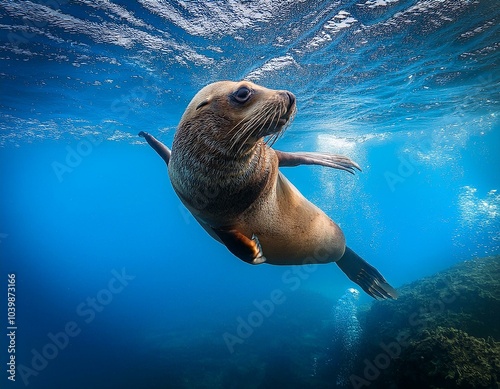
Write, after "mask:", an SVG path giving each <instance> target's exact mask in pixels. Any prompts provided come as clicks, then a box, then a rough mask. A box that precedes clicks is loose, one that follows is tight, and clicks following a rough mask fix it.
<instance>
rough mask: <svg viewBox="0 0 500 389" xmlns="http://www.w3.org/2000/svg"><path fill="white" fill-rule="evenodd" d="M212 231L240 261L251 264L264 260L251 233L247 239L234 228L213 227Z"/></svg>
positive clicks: (256, 240)
mask: <svg viewBox="0 0 500 389" xmlns="http://www.w3.org/2000/svg"><path fill="white" fill-rule="evenodd" d="M213 231H214V232H215V233H216V234H217V236H218V237H219V238H220V240H221V241H222V243H224V245H225V246H226V247H227V248H228V250H229V251H231V253H233V254H234V255H235V256H237V257H238V258H239V259H241V260H242V261H245V262H247V263H251V264H253V265H258V264H259V263H263V262H265V261H266V257H264V254H263V253H262V247H260V243H259V239H258V238H257V236H255V235H253V236H252V239H249V238H247V237H246V236H245V235H243V234H242V233H241V232H239V231H238V230H236V229H224V228H213Z"/></svg>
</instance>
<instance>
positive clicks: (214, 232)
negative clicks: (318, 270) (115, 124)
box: [139, 81, 397, 298]
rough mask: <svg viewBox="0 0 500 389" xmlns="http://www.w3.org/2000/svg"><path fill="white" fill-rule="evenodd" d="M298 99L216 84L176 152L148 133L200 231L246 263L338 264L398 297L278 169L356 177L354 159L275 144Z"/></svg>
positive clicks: (199, 97)
mask: <svg viewBox="0 0 500 389" xmlns="http://www.w3.org/2000/svg"><path fill="white" fill-rule="evenodd" d="M295 111H296V105H295V96H294V95H293V94H292V93H290V92H288V91H279V90H270V89H267V88H264V87H261V86H258V85H256V84H253V83H250V82H247V81H242V82H230V81H222V82H217V83H213V84H210V85H208V86H206V87H205V88H203V89H202V90H201V91H200V92H198V93H197V94H196V96H195V97H194V98H193V100H192V101H191V103H190V104H189V105H188V107H187V108H186V111H185V112H184V114H183V116H182V118H181V121H180V123H179V126H178V129H177V132H176V134H175V137H174V141H173V145H172V150H171V151H170V150H169V149H168V148H167V147H166V146H164V145H163V144H162V143H161V142H159V141H157V140H156V139H155V138H154V137H152V136H151V135H149V134H147V133H144V132H141V133H140V134H139V135H141V136H143V137H145V139H146V140H147V142H148V143H149V144H150V145H151V146H152V147H153V148H154V149H155V150H156V151H157V152H158V154H160V156H162V158H163V159H164V160H165V162H166V163H167V165H168V173H169V176H170V180H171V182H172V185H173V188H174V190H175V191H176V193H177V195H178V196H179V198H180V199H181V201H182V202H183V203H184V205H185V206H186V207H187V208H188V209H189V211H190V212H191V213H192V214H193V215H194V216H195V218H196V219H197V220H198V222H199V223H200V224H201V225H202V226H203V228H204V229H205V230H206V231H207V232H208V233H209V234H210V235H211V236H212V237H214V238H215V239H217V240H218V241H220V242H222V243H223V244H224V245H226V247H227V248H228V249H229V250H230V251H231V252H232V253H233V254H234V255H236V256H237V257H239V258H240V259H242V260H243V261H245V262H248V263H252V264H259V263H262V262H267V263H269V264H274V265H303V264H311V263H328V262H336V263H337V264H338V265H339V267H340V268H341V269H342V270H343V271H344V272H345V273H346V274H347V275H348V277H349V278H351V279H352V280H354V281H355V282H357V283H358V284H359V285H360V286H362V287H363V289H364V290H365V291H367V293H369V294H370V295H372V296H373V297H376V298H396V296H397V294H396V292H395V291H394V289H392V287H390V285H388V284H387V282H386V281H385V279H384V278H383V277H382V275H380V273H378V271H377V270H376V269H375V268H373V267H372V266H370V265H369V264H368V263H366V262H365V261H364V260H362V259H361V258H360V257H359V256H357V255H356V254H355V253H354V252H353V251H352V250H350V249H349V248H347V247H346V245H345V237H344V234H343V232H342V230H341V229H340V228H339V227H338V226H337V224H335V223H334V222H333V221H332V220H331V219H330V218H329V217H328V216H327V215H326V214H325V213H324V212H323V211H321V210H320V209H319V208H318V207H317V206H315V205H314V204H312V203H311V202H309V201H308V200H307V199H306V198H305V197H304V196H303V195H302V194H301V193H300V192H299V191H298V190H297V189H296V188H295V186H293V185H292V184H291V183H290V182H289V181H288V180H287V179H286V177H285V176H284V175H283V174H282V173H281V172H280V170H279V167H280V166H297V165H300V164H315V165H322V166H328V167H333V168H337V169H342V170H346V171H348V172H351V173H353V172H354V169H359V166H358V165H357V164H356V163H354V162H352V161H351V160H350V159H349V158H347V157H343V156H337V155H331V154H321V153H285V152H281V151H277V150H274V149H273V148H271V147H270V146H269V145H268V142H265V141H264V138H265V137H270V140H271V142H272V141H273V140H275V139H276V138H277V137H278V136H279V135H280V134H281V133H282V132H283V129H284V127H285V126H286V125H287V124H289V123H290V121H291V119H292V118H293V116H294V114H295Z"/></svg>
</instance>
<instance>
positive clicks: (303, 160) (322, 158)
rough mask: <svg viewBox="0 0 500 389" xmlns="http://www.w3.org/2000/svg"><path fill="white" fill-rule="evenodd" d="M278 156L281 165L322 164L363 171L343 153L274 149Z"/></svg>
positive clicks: (335, 167) (351, 170)
mask: <svg viewBox="0 0 500 389" xmlns="http://www.w3.org/2000/svg"><path fill="white" fill-rule="evenodd" d="M274 151H275V152H276V155H277V156H278V160H279V166H282V167H283V166H299V165H320V166H326V167H331V168H334V169H340V170H345V171H346V172H349V173H351V174H354V172H355V170H354V169H357V170H359V171H361V168H360V167H359V165H358V164H357V163H356V162H354V161H352V160H351V159H350V158H348V157H345V156H343V155H335V154H329V153H302V152H298V153H286V152H284V151H278V150H274Z"/></svg>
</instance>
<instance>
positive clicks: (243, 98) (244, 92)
mask: <svg viewBox="0 0 500 389" xmlns="http://www.w3.org/2000/svg"><path fill="white" fill-rule="evenodd" d="M251 95H252V91H251V90H250V89H248V88H247V87H246V86H242V87H241V88H239V89H238V90H237V91H236V92H234V93H233V94H232V97H233V99H234V100H235V101H236V102H238V103H240V104H243V103H246V102H247V101H248V99H249V98H250V96H251Z"/></svg>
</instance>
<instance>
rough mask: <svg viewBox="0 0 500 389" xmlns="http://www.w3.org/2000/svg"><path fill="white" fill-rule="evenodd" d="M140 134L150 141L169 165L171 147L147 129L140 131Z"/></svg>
mask: <svg viewBox="0 0 500 389" xmlns="http://www.w3.org/2000/svg"><path fill="white" fill-rule="evenodd" d="M138 135H139V136H141V137H143V138H144V139H146V142H148V144H149V145H150V146H151V147H152V148H153V149H154V150H155V151H156V152H157V153H158V155H159V156H160V157H162V158H163V160H164V161H165V163H166V164H167V166H168V161H170V155H171V154H172V152H171V151H170V149H169V148H168V147H167V146H165V145H164V144H163V143H161V142H160V141H159V140H158V139H156V138H155V137H154V136H153V135H150V134H148V133H147V132H145V131H141V132H139V134H138Z"/></svg>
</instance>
